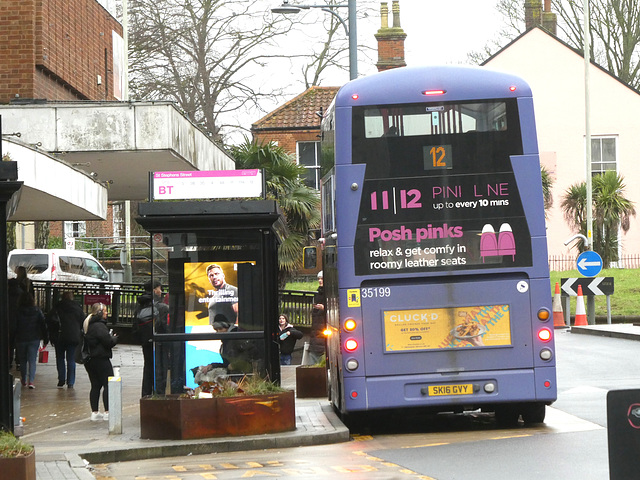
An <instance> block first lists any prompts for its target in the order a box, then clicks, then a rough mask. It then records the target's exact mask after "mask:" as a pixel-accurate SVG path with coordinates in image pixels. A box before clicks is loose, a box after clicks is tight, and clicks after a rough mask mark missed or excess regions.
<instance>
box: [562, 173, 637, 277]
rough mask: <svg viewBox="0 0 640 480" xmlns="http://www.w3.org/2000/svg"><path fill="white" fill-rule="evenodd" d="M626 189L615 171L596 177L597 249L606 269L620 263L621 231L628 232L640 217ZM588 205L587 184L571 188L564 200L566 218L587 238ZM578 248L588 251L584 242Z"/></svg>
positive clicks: (594, 239)
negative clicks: (631, 221) (612, 264)
mask: <svg viewBox="0 0 640 480" xmlns="http://www.w3.org/2000/svg"><path fill="white" fill-rule="evenodd" d="M625 188H626V186H625V184H624V177H622V176H621V175H618V174H617V173H616V172H614V171H612V170H610V171H607V172H605V173H603V174H601V175H596V176H594V177H593V182H592V190H593V194H592V197H593V198H592V199H593V223H594V225H593V250H594V251H596V252H598V253H599V254H600V256H601V257H602V263H603V265H604V267H605V268H608V267H609V265H610V264H611V263H612V262H615V261H617V260H618V230H619V229H622V231H623V232H627V231H628V230H629V227H630V220H631V217H632V216H633V217H635V215H636V210H635V207H634V205H633V202H632V201H631V200H629V199H627V198H626V197H625V196H624V189H625ZM586 203H587V187H586V184H585V182H582V183H579V184H574V185H572V186H571V187H569V188H568V189H567V191H566V192H565V195H564V199H563V201H562V211H563V212H564V216H565V219H566V220H567V222H568V223H569V225H571V226H572V227H574V228H578V229H579V231H580V233H582V234H583V235H586V232H587V213H586ZM578 246H579V248H580V250H584V245H583V244H582V243H580V244H578Z"/></svg>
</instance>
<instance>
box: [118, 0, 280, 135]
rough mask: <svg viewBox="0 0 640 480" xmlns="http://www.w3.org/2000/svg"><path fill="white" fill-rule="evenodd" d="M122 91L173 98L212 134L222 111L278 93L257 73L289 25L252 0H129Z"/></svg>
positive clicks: (218, 130) (216, 130)
mask: <svg viewBox="0 0 640 480" xmlns="http://www.w3.org/2000/svg"><path fill="white" fill-rule="evenodd" d="M129 15H130V37H129V44H130V64H129V66H130V78H131V81H130V91H131V96H132V97H133V98H136V99H146V100H149V99H162V100H172V101H175V102H176V103H177V104H178V105H179V106H180V107H181V108H182V109H183V110H184V112H185V113H186V115H187V116H188V117H189V118H190V119H191V120H192V121H193V122H194V123H196V124H199V125H201V126H202V128H204V129H205V130H206V131H208V132H209V134H210V135H211V136H212V137H213V138H214V139H216V140H220V139H221V134H222V132H221V130H222V129H223V128H224V127H225V126H226V125H225V124H224V123H223V119H224V116H225V114H226V113H228V112H233V111H236V110H237V109H241V108H243V107H246V106H248V105H257V104H258V103H259V102H260V101H261V100H262V99H264V98H266V97H273V96H274V95H277V94H278V91H277V89H273V88H271V87H270V88H265V87H264V82H263V81H261V79H260V78H259V77H260V72H261V69H262V68H263V67H264V66H265V62H267V61H268V60H269V59H270V58H276V57H281V56H282V55H281V54H279V53H278V52H277V51H276V49H275V39H276V38H277V37H278V36H280V35H283V34H285V33H287V31H288V30H289V29H290V28H291V24H290V23H289V22H286V21H284V20H282V19H279V18H277V17H275V16H272V15H271V14H270V13H268V12H267V11H265V9H264V2H261V1H260V0H234V1H233V2H230V1H227V0H131V2H130V7H129Z"/></svg>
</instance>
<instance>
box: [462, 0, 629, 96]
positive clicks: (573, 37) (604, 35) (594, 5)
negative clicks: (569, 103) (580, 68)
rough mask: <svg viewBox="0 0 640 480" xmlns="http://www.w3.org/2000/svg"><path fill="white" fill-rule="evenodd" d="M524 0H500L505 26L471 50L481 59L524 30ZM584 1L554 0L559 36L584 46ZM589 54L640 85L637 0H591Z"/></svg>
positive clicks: (472, 58)
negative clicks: (482, 45) (478, 48)
mask: <svg viewBox="0 0 640 480" xmlns="http://www.w3.org/2000/svg"><path fill="white" fill-rule="evenodd" d="M523 3H524V2H522V0H499V1H498V3H497V4H496V8H497V10H498V11H499V12H500V13H502V16H503V17H504V19H505V27H504V28H503V30H501V31H500V32H498V35H497V39H496V40H495V41H492V42H490V44H489V45H487V46H486V47H485V49H484V51H483V52H472V53H471V54H469V58H470V60H472V61H476V62H479V61H482V60H484V59H486V58H488V57H489V56H490V55H491V54H493V53H495V52H496V51H497V50H498V49H499V48H500V47H501V46H503V45H505V44H506V43H507V42H508V41H510V40H513V39H514V38H515V37H517V36H518V35H519V34H520V33H522V32H524V30H525V23H524V6H523ZM583 5H584V4H583V2H576V1H575V0H552V1H551V10H552V11H553V12H554V13H556V14H557V16H558V37H559V38H560V39H562V40H564V41H565V42H567V43H568V44H569V45H571V46H572V47H574V48H576V49H579V50H581V49H582V48H583V30H584V9H583ZM590 16H591V21H590V43H591V52H590V56H591V59H592V60H593V61H595V62H596V63H598V64H599V65H600V66H602V67H603V68H605V69H607V70H608V71H609V72H611V73H612V74H613V75H615V76H616V77H618V78H619V79H620V80H622V81H623V82H625V83H627V84H629V85H630V86H632V87H634V88H639V87H640V5H638V1H637V0H590Z"/></svg>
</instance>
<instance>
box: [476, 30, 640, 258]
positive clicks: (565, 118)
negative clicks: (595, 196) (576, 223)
mask: <svg viewBox="0 0 640 480" xmlns="http://www.w3.org/2000/svg"><path fill="white" fill-rule="evenodd" d="M485 67H486V68H490V69H493V70H502V71H507V72H510V73H513V74H516V75H518V76H520V77H522V78H523V79H524V80H526V81H527V82H528V83H529V85H530V86H531V89H532V91H533V98H534V108H535V112H536V122H537V130H538V144H539V150H540V158H541V162H542V164H543V165H544V166H545V167H546V168H547V169H548V170H549V171H550V173H551V174H552V177H553V179H554V184H553V207H552V209H551V210H550V211H549V215H548V218H547V239H548V245H549V255H567V254H575V253H576V250H575V249H570V248H568V247H565V246H564V241H565V240H567V239H568V238H569V237H570V236H571V235H573V234H574V233H577V232H575V231H572V230H570V229H569V227H568V226H567V224H566V222H565V220H564V218H563V215H562V210H561V208H560V205H561V203H562V197H563V195H564V192H565V191H566V189H567V188H568V187H569V186H570V185H572V184H574V183H577V182H581V181H585V178H586V165H585V163H586V162H585V143H584V138H585V95H584V60H583V58H582V56H580V55H578V54H577V53H575V52H574V51H573V50H571V49H570V48H568V47H567V46H565V45H564V44H563V43H561V42H559V41H558V40H556V39H554V38H553V37H552V36H550V35H549V34H547V33H545V32H544V31H542V30H540V29H538V28H536V29H533V30H530V31H529V32H528V33H527V34H525V35H523V36H522V37H521V38H520V39H519V40H517V41H516V42H514V43H513V44H511V45H510V46H508V47H506V48H505V49H504V50H502V51H501V52H500V53H499V54H497V55H496V57H495V58H493V59H491V60H490V61H488V62H487V63H486V65H485ZM590 77H591V78H590V92H591V95H590V103H591V107H590V109H591V115H590V120H591V121H590V123H591V127H590V129H591V135H592V137H595V136H604V135H615V136H617V155H618V172H619V173H620V174H622V175H623V176H624V178H625V184H626V189H625V195H626V197H627V198H629V199H630V200H632V201H633V202H634V203H635V207H636V210H637V211H638V215H640V188H638V186H639V185H640V169H639V168H638V163H639V162H638V156H639V155H640V153H639V152H640V130H639V128H638V115H637V112H639V111H640V95H639V94H638V93H637V92H635V91H634V90H632V89H630V88H628V87H626V86H625V85H623V84H622V83H620V82H619V81H617V80H616V79H615V78H614V77H612V76H610V75H608V74H607V73H605V72H603V71H602V70H600V69H599V68H598V67H595V66H593V65H592V66H591V69H590ZM639 221H640V218H634V219H632V222H631V228H630V230H629V232H628V233H627V234H626V235H622V237H621V241H622V254H623V255H630V254H640V228H639V223H638V222H639Z"/></svg>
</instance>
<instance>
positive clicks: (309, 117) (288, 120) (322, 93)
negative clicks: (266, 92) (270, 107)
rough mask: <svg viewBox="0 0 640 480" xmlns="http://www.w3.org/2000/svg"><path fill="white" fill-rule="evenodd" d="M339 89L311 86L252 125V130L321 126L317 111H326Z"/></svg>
mask: <svg viewBox="0 0 640 480" xmlns="http://www.w3.org/2000/svg"><path fill="white" fill-rule="evenodd" d="M339 89H340V87H310V88H308V89H307V90H306V91H305V92H303V93H301V94H300V95H298V96H297V97H295V98H294V99H292V100H289V101H288V102H287V103H285V104H284V105H281V106H280V107H278V108H277V109H275V110H274V111H273V112H271V113H268V114H267V115H265V116H264V117H262V118H261V119H260V120H258V121H257V122H256V123H254V124H253V125H251V130H252V131H256V130H270V129H279V130H281V129H300V128H320V121H321V118H320V117H319V116H318V115H316V112H319V111H326V110H327V107H328V106H329V104H330V103H331V102H332V100H333V97H335V96H336V93H338V90H339Z"/></svg>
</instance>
